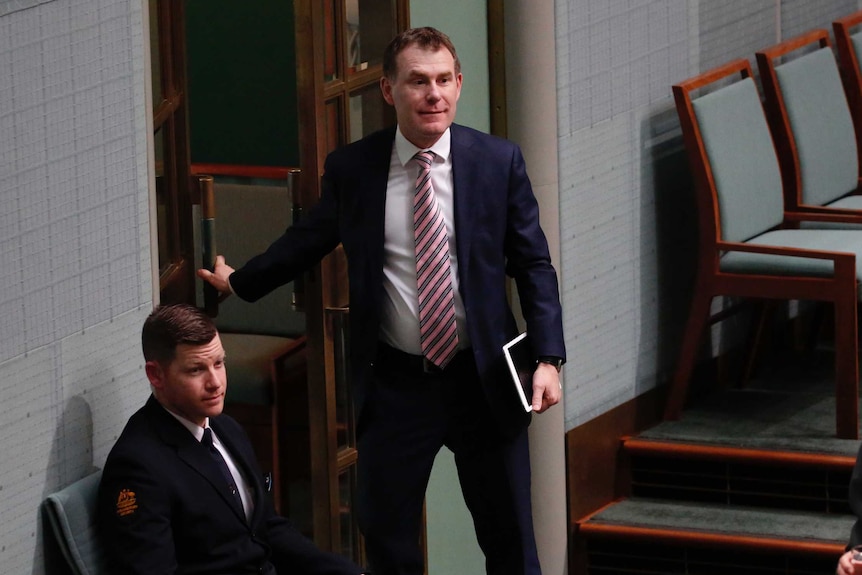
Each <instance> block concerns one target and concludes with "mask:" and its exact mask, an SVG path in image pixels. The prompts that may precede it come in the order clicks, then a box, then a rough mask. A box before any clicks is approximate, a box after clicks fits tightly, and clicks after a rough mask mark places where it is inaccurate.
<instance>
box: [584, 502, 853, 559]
mask: <svg viewBox="0 0 862 575" xmlns="http://www.w3.org/2000/svg"><path fill="white" fill-rule="evenodd" d="M853 522H854V518H853V516H852V515H838V514H828V513H811V512H802V511H784V510H764V509H756V508H751V507H742V506H733V505H712V504H703V503H687V502H671V501H663V500H656V499H642V498H628V499H621V500H619V501H616V502H614V503H611V504H610V505H608V506H606V507H604V508H602V509H600V510H598V511H596V512H595V513H592V514H590V515H589V516H587V517H584V518H583V519H581V520H580V521H578V522H577V523H578V532H579V534H580V536H582V537H584V538H586V540H587V542H588V544H589V541H590V540H592V539H598V538H604V539H620V540H622V541H625V542H634V541H640V542H644V541H647V542H655V543H662V544H672V545H679V546H704V547H720V548H727V549H738V550H740V549H741V550H749V551H758V552H777V553H790V554H800V553H803V554H809V555H811V554H813V555H819V556H823V557H828V558H831V559H835V560H837V557H838V556H839V555H840V554H841V553H842V552H843V550H844V546H845V544H846V543H847V539H848V537H849V535H850V529H851V527H852V526H853Z"/></svg>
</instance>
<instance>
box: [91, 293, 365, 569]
mask: <svg viewBox="0 0 862 575" xmlns="http://www.w3.org/2000/svg"><path fill="white" fill-rule="evenodd" d="M142 343H143V351H144V359H145V361H146V364H145V369H146V374H147V378H148V379H149V380H150V386H151V389H152V396H151V397H150V399H149V400H148V401H147V403H146V405H144V407H142V408H141V409H140V410H138V412H137V413H135V414H134V415H133V416H132V417H131V418H130V419H129V422H128V423H127V424H126V428H125V429H124V430H123V433H122V435H121V436H120V438H119V439H118V440H117V443H116V445H115V446H114V448H113V449H112V450H111V453H110V454H109V455H108V460H107V462H106V463H105V469H104V473H103V475H102V483H101V485H100V487H99V523H100V529H101V532H102V536H103V539H104V541H105V544H106V548H107V551H108V557H109V564H110V569H109V571H110V572H111V573H115V574H117V575H120V574H121V575H133V574H136V573H140V574H144V573H145V574H147V575H163V574H168V573H202V574H206V573H212V574H228V573H230V574H232V575H233V574H241V573H264V574H268V575H276V574H279V573H280V574H288V573H289V574H320V575H323V574H326V575H356V574H358V573H359V572H360V569H359V568H358V567H356V566H355V565H353V564H351V563H350V562H349V561H347V560H346V559H344V558H342V557H341V556H339V555H335V554H331V553H324V552H323V551H321V550H319V549H317V547H315V546H314V544H313V543H312V542H311V541H309V540H308V539H306V538H305V537H303V536H302V535H301V534H300V533H299V532H298V531H297V530H296V529H295V528H294V527H293V526H292V525H291V524H290V522H288V521H287V519H285V518H283V517H280V516H278V515H277V514H276V513H275V510H274V509H273V507H272V504H271V502H270V500H269V498H268V497H267V495H266V493H265V491H266V489H265V487H264V480H263V474H262V473H261V471H260V469H259V468H258V464H257V462H256V460H255V457H254V454H253V452H252V447H251V444H250V442H249V440H248V438H247V437H246V435H245V434H244V432H243V431H242V429H241V428H240V426H239V424H237V423H236V422H235V421H234V420H233V419H231V418H230V417H228V416H227V415H221V412H222V407H223V405H224V397H225V389H226V386H227V374H226V373H225V353H224V349H222V345H221V341H220V339H219V335H218V332H217V331H216V328H215V325H214V324H213V323H212V321H211V320H210V318H209V317H207V316H206V315H205V314H203V313H202V312H201V311H200V310H198V309H196V308H194V307H191V306H187V305H175V306H162V307H159V308H157V309H156V310H155V311H154V312H153V313H152V314H150V316H149V317H148V318H147V320H146V322H145V323H144V328H143V333H142Z"/></svg>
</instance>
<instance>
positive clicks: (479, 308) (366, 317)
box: [231, 124, 566, 430]
mask: <svg viewBox="0 0 862 575" xmlns="http://www.w3.org/2000/svg"><path fill="white" fill-rule="evenodd" d="M451 134H452V146H451V153H452V173H453V179H454V196H455V214H454V217H455V230H456V249H457V254H458V273H459V286H460V288H459V289H460V293H461V297H462V298H463V301H464V305H465V307H466V314H467V330H468V333H469V335H470V340H471V342H472V346H473V352H474V354H475V358H476V365H477V367H478V370H479V374H480V377H481V379H482V384H483V387H484V389H485V395H486V397H487V398H488V400H489V403H490V404H491V407H492V409H493V411H494V412H495V413H496V414H497V416H498V420H499V421H500V423H501V424H502V426H503V428H504V429H506V428H512V429H513V430H516V429H521V428H523V426H524V425H526V424H527V423H528V422H529V415H528V414H525V413H524V412H523V409H521V407H520V403H519V402H518V400H517V398H516V396H515V391H514V387H513V385H512V383H511V381H510V379H509V377H508V375H507V374H508V372H507V371H506V369H507V368H506V366H505V362H504V359H503V352H502V346H503V344H504V343H506V342H507V341H509V340H510V339H512V338H513V337H514V336H515V335H517V326H516V324H515V318H514V316H513V315H512V311H511V309H510V306H509V303H508V301H507V292H506V283H505V279H506V276H507V275H508V276H510V277H512V278H514V280H515V282H516V285H517V287H518V295H519V297H520V302H521V309H522V311H523V314H524V317H525V319H526V322H527V331H528V332H529V333H530V337H531V340H532V343H533V348H534V350H533V351H534V353H535V354H536V355H548V356H557V357H562V358H564V359H565V355H566V354H565V344H564V341H563V329H562V311H561V308H560V300H559V290H558V286H557V276H556V272H555V271H554V268H553V267H552V265H551V258H550V254H549V252H548V245H547V241H546V239H545V235H544V233H543V232H542V230H541V228H540V226H539V208H538V204H537V202H536V198H535V196H534V195H533V190H532V187H531V185H530V181H529V179H528V177H527V173H526V168H525V165H524V158H523V156H522V155H521V151H520V148H519V147H518V146H517V145H515V144H514V143H512V142H510V141H508V140H504V139H502V138H496V137H494V136H489V135H488V134H484V133H482V132H478V131H476V130H473V129H470V128H466V127H464V126H460V125H457V124H453V125H452V127H451ZM394 138H395V128H394V127H392V128H389V129H387V130H383V131H380V132H376V133H374V134H372V135H370V136H367V137H365V138H363V139H362V140H359V141H358V142H355V143H353V144H350V145H348V146H345V147H343V148H340V149H338V150H336V151H334V152H332V153H331V154H330V155H329V156H328V157H327V160H326V164H325V173H324V175H323V180H322V193H321V198H320V202H319V203H318V205H317V206H315V208H313V209H312V210H310V212H309V214H308V215H307V216H306V217H304V218H303V219H302V220H301V221H300V222H298V223H297V224H295V225H293V226H292V227H290V228H288V229H287V231H286V232H285V234H284V235H283V236H282V237H281V238H279V239H278V240H276V241H275V242H274V243H273V244H272V245H271V246H270V247H269V248H268V249H267V251H266V252H265V253H263V254H261V255H259V256H257V257H255V258H253V259H251V260H250V261H249V262H248V263H246V265H245V266H243V267H242V268H241V269H239V270H237V271H236V272H235V273H234V274H233V275H231V286H232V287H233V289H234V291H235V292H236V293H237V295H239V296H240V297H241V298H243V299H245V300H248V301H255V300H256V299H258V298H260V297H262V296H264V295H266V294H267V293H269V292H270V291H272V290H273V289H275V288H276V287H278V286H280V285H282V284H284V283H287V282H288V281H291V280H293V279H294V278H295V277H297V275H299V274H301V273H302V272H303V271H305V270H306V269H308V268H310V267H312V266H313V265H314V264H316V263H317V262H318V261H319V260H320V259H321V258H322V257H323V256H325V255H326V254H327V253H329V252H330V251H331V250H333V249H334V248H335V247H336V246H337V245H338V244H339V243H341V244H343V246H344V251H345V254H346V256H347V262H348V278H349V281H350V325H351V333H352V334H354V335H353V337H351V340H350V341H351V367H352V374H351V375H352V385H353V391H354V397H355V398H356V402H357V412H358V413H361V408H362V403H363V401H364V397H365V388H366V382H367V380H368V374H369V370H370V368H371V365H372V364H373V361H374V358H375V356H376V349H377V337H376V334H377V333H379V325H380V307H381V301H382V298H383V287H382V286H383V264H384V261H383V240H384V208H385V203H386V186H387V181H388V177H389V163H390V159H391V153H392V145H393V142H394ZM405 217H409V215H408V214H405Z"/></svg>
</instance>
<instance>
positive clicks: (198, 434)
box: [162, 405, 210, 441]
mask: <svg viewBox="0 0 862 575" xmlns="http://www.w3.org/2000/svg"><path fill="white" fill-rule="evenodd" d="M162 407H163V408H164V410H165V411H167V412H168V413H170V414H171V415H173V416H174V418H176V420H177V421H179V422H180V423H182V424H183V427H185V428H186V429H188V430H189V431H190V432H191V434H192V435H194V436H195V439H197V440H198V441H200V440H201V439H203V437H204V429H206V428H207V427H209V426H210V418H209V417H207V419H206V421H205V422H204V426H203V427H201V426H200V425H198V424H197V423H194V422H192V421H189V420H188V419H186V418H185V417H183V416H182V415H179V414H177V413H174V412H173V411H171V410H170V409H168V408H167V407H165V406H164V405H162Z"/></svg>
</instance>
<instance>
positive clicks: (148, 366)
mask: <svg viewBox="0 0 862 575" xmlns="http://www.w3.org/2000/svg"><path fill="white" fill-rule="evenodd" d="M144 372H146V374H147V379H149V380H150V385H152V386H153V387H154V388H156V389H162V388H163V387H164V381H165V371H164V369H162V365H161V364H160V363H159V362H157V361H148V362H147V363H145V364H144Z"/></svg>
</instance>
